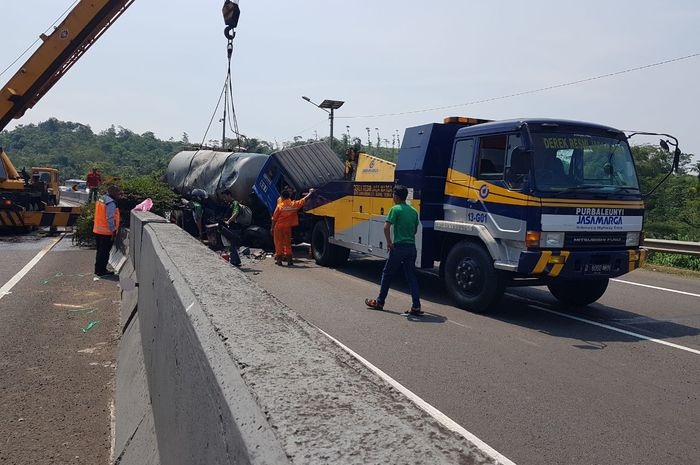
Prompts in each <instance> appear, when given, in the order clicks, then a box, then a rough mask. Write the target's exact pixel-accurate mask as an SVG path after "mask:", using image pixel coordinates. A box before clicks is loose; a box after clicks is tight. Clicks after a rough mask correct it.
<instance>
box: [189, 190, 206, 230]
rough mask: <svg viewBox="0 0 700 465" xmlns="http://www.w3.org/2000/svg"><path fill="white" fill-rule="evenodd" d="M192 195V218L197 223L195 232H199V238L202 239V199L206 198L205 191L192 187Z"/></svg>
mask: <svg viewBox="0 0 700 465" xmlns="http://www.w3.org/2000/svg"><path fill="white" fill-rule="evenodd" d="M190 197H192V218H193V219H194V222H195V224H196V225H197V233H198V234H199V240H200V241H203V240H204V223H203V218H204V201H205V200H206V198H207V191H205V190H204V189H194V190H193V191H192V192H191V193H190Z"/></svg>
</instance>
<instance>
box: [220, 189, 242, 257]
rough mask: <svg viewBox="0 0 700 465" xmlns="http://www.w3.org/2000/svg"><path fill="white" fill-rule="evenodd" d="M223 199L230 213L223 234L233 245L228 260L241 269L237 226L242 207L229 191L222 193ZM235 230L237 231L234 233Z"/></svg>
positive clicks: (238, 228)
mask: <svg viewBox="0 0 700 465" xmlns="http://www.w3.org/2000/svg"><path fill="white" fill-rule="evenodd" d="M221 197H222V198H223V200H224V202H226V205H228V209H227V210H228V213H227V215H226V216H227V217H228V219H227V220H225V221H224V225H225V226H223V227H222V228H221V234H222V235H223V236H224V237H225V238H226V239H227V240H228V241H229V242H230V243H231V246H230V247H229V251H228V257H229V258H228V260H229V263H231V265H233V266H237V267H240V266H241V257H240V256H239V255H238V244H239V242H240V241H239V238H240V227H237V226H236V219H237V218H238V215H239V214H240V212H241V205H240V204H239V203H238V200H236V199H234V198H233V193H232V192H231V191H230V190H228V189H226V190H225V191H223V192H222V193H221ZM232 224H233V226H232ZM234 229H237V231H235V232H234Z"/></svg>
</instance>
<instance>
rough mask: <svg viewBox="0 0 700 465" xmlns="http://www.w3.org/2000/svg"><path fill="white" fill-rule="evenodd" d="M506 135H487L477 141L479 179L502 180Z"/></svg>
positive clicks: (506, 142)
mask: <svg viewBox="0 0 700 465" xmlns="http://www.w3.org/2000/svg"><path fill="white" fill-rule="evenodd" d="M507 145H508V136H506V135H505V134H504V135H499V136H487V137H482V138H481V139H480V141H479V179H486V180H490V181H499V180H503V169H504V166H505V159H506V152H507V150H506V148H507Z"/></svg>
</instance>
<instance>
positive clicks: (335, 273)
mask: <svg viewBox="0 0 700 465" xmlns="http://www.w3.org/2000/svg"><path fill="white" fill-rule="evenodd" d="M382 264H383V262H381V261H378V260H375V259H368V258H360V259H356V260H351V261H350V262H349V263H348V265H346V266H344V267H343V268H340V269H337V270H332V269H328V268H321V267H318V266H316V265H315V264H314V263H313V262H312V261H311V260H308V259H305V258H302V256H301V255H300V258H299V262H298V266H296V267H294V268H293V269H290V268H286V267H285V268H282V267H277V266H275V265H274V262H273V260H271V259H267V260H264V261H261V262H254V263H248V265H247V269H246V270H245V271H247V273H248V275H249V276H250V277H251V278H252V279H253V280H255V281H257V282H258V283H259V284H261V285H262V286H263V287H264V288H265V289H267V290H268V291H269V292H270V293H271V294H273V295H274V296H276V297H277V298H278V299H279V300H281V301H282V302H284V303H285V304H287V305H288V306H290V307H291V308H293V309H294V310H296V311H297V312H298V313H299V314H301V315H302V316H303V317H304V318H306V319H307V320H308V321H310V322H311V323H313V324H315V325H317V326H318V327H320V328H321V329H323V330H324V331H326V332H328V333H329V334H330V335H331V336H333V337H335V338H337V339H338V340H340V342H342V343H343V344H345V345H347V346H349V347H350V348H351V349H352V350H354V351H356V352H358V353H359V354H360V355H361V356H362V357H364V358H366V359H367V360H369V362H371V363H372V364H374V365H375V366H377V367H378V368H380V369H381V370H383V371H384V372H386V373H387V374H388V375H390V376H391V377H393V378H394V379H396V380H397V381H399V382H400V383H402V384H403V385H404V386H405V387H407V388H408V389H409V390H411V391H413V392H414V393H416V394H417V395H419V396H420V397H422V398H423V399H424V400H426V401H427V402H428V403H430V404H432V405H433V406H434V407H436V408H438V409H439V410H441V411H442V412H443V413H445V414H446V415H447V416H449V417H450V418H452V419H453V420H455V421H456V422H457V423H459V424H460V425H462V426H463V427H464V428H466V429H467V430H468V431H470V432H471V433H473V434H475V435H476V436H478V437H479V438H480V439H481V440H483V441H485V442H486V443H487V444H489V445H491V446H492V447H494V448H495V449H496V450H498V451H499V452H500V453H502V454H504V455H505V456H506V457H508V458H509V459H511V460H513V461H514V462H515V463H517V464H520V465H523V464H533V465H535V464H564V463H565V464H571V465H574V464H581V465H583V464H587V465H590V464H637V465H641V464H650V465H652V464H654V465H656V464H659V463H683V464H686V463H687V464H690V463H700V440H699V439H698V438H699V437H698V425H700V403H699V401H698V392H700V281H698V280H692V279H684V278H680V277H676V276H670V275H665V274H660V273H654V272H648V271H642V270H638V271H635V272H634V273H632V274H629V275H626V276H623V277H621V278H620V280H624V281H629V282H634V283H641V284H645V285H647V286H656V287H663V288H668V289H672V290H678V291H681V292H685V293H686V294H682V293H675V292H670V291H667V290H661V289H653V288H650V287H643V286H638V285H634V284H629V283H627V282H621V281H614V282H611V284H610V287H609V288H608V291H607V293H606V294H605V295H604V296H603V298H602V299H601V300H600V302H599V303H596V304H594V305H592V306H590V307H588V308H585V309H579V310H575V309H570V308H565V307H562V306H560V305H559V304H558V303H557V302H556V301H555V300H554V299H553V298H552V297H551V295H550V294H549V293H548V292H547V291H546V289H543V288H519V289H511V290H509V291H508V295H507V296H506V298H504V300H503V301H502V302H501V304H500V306H499V308H498V310H497V311H496V312H494V313H493V314H490V315H477V314H473V313H469V312H466V311H463V310H459V309H457V308H455V307H452V306H451V304H450V301H449V298H448V297H447V295H446V292H445V291H444V289H443V287H442V285H441V284H440V282H439V280H438V279H437V278H436V277H435V276H432V275H427V274H423V275H421V277H420V279H419V282H420V286H421V289H422V293H423V309H424V310H425V311H426V312H427V315H426V316H425V317H422V318H413V317H408V318H407V317H405V316H401V315H400V314H401V313H402V312H403V311H405V310H406V309H408V308H409V307H410V296H409V295H408V294H407V293H406V291H407V289H406V288H405V286H404V284H403V281H402V280H401V279H400V280H399V281H400V282H399V283H397V284H398V290H396V289H392V291H391V292H390V293H389V298H388V300H387V305H386V307H385V310H384V311H374V310H369V309H366V308H365V306H364V304H363V301H364V298H366V297H371V298H374V297H376V295H377V292H378V282H379V276H380V273H381V268H382ZM395 288H396V286H395ZM689 294H695V295H689ZM645 338H650V339H654V340H648V339H645ZM664 343H668V344H670V345H665V344H664Z"/></svg>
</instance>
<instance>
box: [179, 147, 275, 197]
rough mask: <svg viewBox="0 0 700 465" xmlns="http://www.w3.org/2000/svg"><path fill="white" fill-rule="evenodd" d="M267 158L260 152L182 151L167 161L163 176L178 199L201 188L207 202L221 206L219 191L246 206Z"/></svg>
mask: <svg viewBox="0 0 700 465" xmlns="http://www.w3.org/2000/svg"><path fill="white" fill-rule="evenodd" d="M268 157H269V155H264V154H261V153H240V152H215V151H213V150H197V151H185V152H180V153H178V154H176V155H175V156H174V157H173V159H172V160H170V164H169V165H168V169H167V171H166V172H165V177H166V180H167V182H168V185H169V186H170V187H171V188H172V189H173V190H175V192H177V193H178V194H180V195H182V196H188V195H189V193H190V192H192V190H193V189H204V190H205V191H207V194H209V198H210V200H211V201H213V202H214V203H218V204H221V203H222V201H221V192H222V191H224V190H226V189H228V190H230V191H231V192H232V193H233V197H234V198H235V199H236V200H238V201H239V202H242V203H247V202H248V200H249V196H250V193H251V191H252V190H253V184H255V180H256V179H257V178H258V175H259V174H260V170H261V169H262V166H263V165H264V164H265V161H267V158H268Z"/></svg>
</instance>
